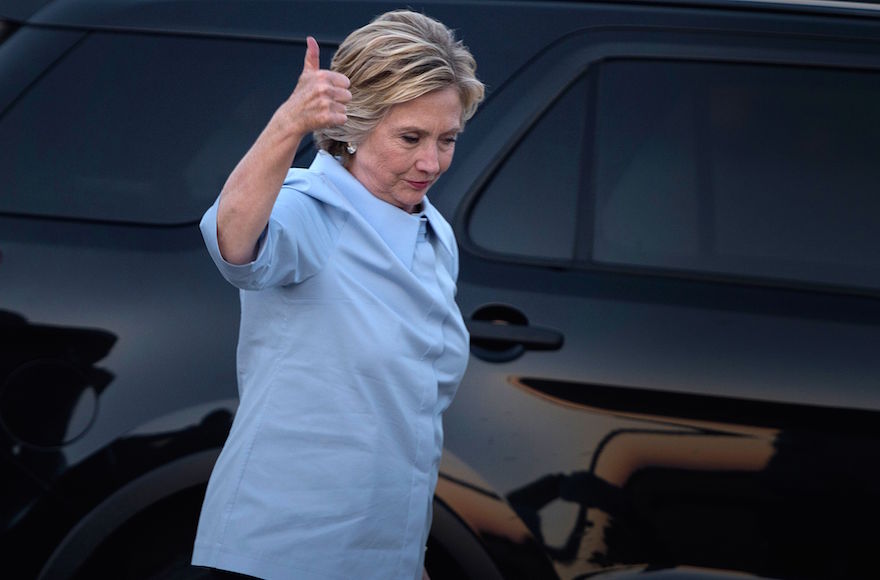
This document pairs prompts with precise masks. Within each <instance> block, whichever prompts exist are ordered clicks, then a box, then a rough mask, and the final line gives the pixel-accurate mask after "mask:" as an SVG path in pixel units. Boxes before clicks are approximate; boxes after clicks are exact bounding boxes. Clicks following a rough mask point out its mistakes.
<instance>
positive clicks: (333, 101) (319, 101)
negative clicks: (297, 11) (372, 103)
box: [279, 36, 351, 137]
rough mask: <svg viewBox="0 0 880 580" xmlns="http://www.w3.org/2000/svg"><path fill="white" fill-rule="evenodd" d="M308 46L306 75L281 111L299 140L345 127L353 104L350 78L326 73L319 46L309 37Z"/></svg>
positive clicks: (303, 72)
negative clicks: (316, 131) (348, 112)
mask: <svg viewBox="0 0 880 580" xmlns="http://www.w3.org/2000/svg"><path fill="white" fill-rule="evenodd" d="M306 44H307V47H306V57H305V61H304V63H303V70H302V74H300V77H299V81H298V82H297V84H296V88H295V89H294V90H293V93H292V94H291V95H290V97H289V98H288V99H287V101H286V102H285V103H284V104H283V105H282V106H281V109H280V110H279V113H281V116H282V118H283V119H285V121H286V122H287V124H288V127H289V132H290V133H292V134H294V135H297V136H299V137H305V136H306V135H308V134H309V133H311V132H312V131H314V130H315V129H321V128H324V127H335V126H338V125H342V124H343V123H345V121H346V120H347V117H346V115H345V105H346V103H348V102H349V101H351V92H349V90H348V87H349V85H350V82H349V80H348V77H346V76H345V75H343V74H341V73H338V72H334V71H330V70H322V69H321V66H320V61H319V56H320V48H319V47H318V42H317V41H316V40H315V39H314V38H313V37H311V36H309V37H308V38H307V39H306Z"/></svg>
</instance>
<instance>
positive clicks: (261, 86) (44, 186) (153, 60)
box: [0, 33, 302, 224]
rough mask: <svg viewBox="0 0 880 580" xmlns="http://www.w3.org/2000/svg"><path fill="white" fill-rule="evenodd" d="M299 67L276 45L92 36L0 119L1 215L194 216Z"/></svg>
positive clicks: (161, 220) (294, 50) (287, 48)
mask: <svg viewBox="0 0 880 580" xmlns="http://www.w3.org/2000/svg"><path fill="white" fill-rule="evenodd" d="M301 60H302V47H300V46H296V45H286V44H279V43H268V42H265V43H261V42H238V41H229V40H214V39H195V38H185V37H170V36H169V37H155V36H147V35H123V34H111V33H105V34H94V35H91V36H89V37H88V38H86V39H85V40H84V41H83V42H82V43H81V44H80V45H78V46H77V47H76V48H75V49H74V50H73V51H72V52H71V54H69V55H68V56H67V57H66V58H64V59H63V60H62V61H61V62H60V63H59V64H58V65H57V66H55V67H54V68H53V69H51V70H50V71H49V72H48V74H47V75H46V76H44V77H43V78H42V79H41V80H40V81H39V82H37V83H36V84H35V85H34V86H33V87H31V88H30V89H29V90H28V91H27V92H26V93H24V95H23V96H22V97H21V99H20V100H19V102H17V103H16V106H15V107H13V108H12V109H11V110H10V111H9V112H7V114H6V115H5V116H3V117H2V118H0V150H2V151H3V155H0V175H3V176H4V179H3V181H4V185H3V190H2V194H0V211H5V212H14V213H24V214H36V215H51V216H63V217H73V218H89V219H100V220H112V221H126V222H141V223H156V224H168V223H181V222H188V221H193V220H196V219H198V218H199V217H200V216H201V214H202V212H204V210H205V208H206V207H207V206H208V205H209V204H210V203H211V202H212V200H213V199H214V198H215V197H216V195H217V194H218V192H219V189H220V187H222V185H223V181H224V180H225V177H226V176H227V175H228V174H229V171H230V170H231V169H232V167H233V166H234V164H235V163H236V161H237V160H238V159H239V158H240V157H241V155H242V154H243V153H244V151H245V150H246V149H247V147H248V146H249V145H250V143H251V142H252V141H253V139H254V138H255V137H256V135H257V132H258V131H259V129H260V128H261V127H262V126H263V125H264V124H265V123H266V121H267V120H268V118H269V116H270V115H271V114H272V112H273V111H274V109H275V107H277V105H278V104H279V103H280V102H281V101H282V100H283V99H284V98H285V97H286V96H287V95H288V94H289V92H290V90H291V89H292V87H293V85H294V83H295V82H296V74H297V70H298V69H297V65H298V63H299V62H301Z"/></svg>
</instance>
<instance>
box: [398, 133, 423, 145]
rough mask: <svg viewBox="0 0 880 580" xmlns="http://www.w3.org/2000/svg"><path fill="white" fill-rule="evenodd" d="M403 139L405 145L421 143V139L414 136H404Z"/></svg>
mask: <svg viewBox="0 0 880 580" xmlns="http://www.w3.org/2000/svg"><path fill="white" fill-rule="evenodd" d="M402 139H403V141H404V143H409V144H410V145H415V144H416V143H418V142H419V138H418V137H415V136H413V135H404V136H403V137H402Z"/></svg>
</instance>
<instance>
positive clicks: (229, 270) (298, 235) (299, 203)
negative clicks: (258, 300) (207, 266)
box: [199, 185, 345, 290]
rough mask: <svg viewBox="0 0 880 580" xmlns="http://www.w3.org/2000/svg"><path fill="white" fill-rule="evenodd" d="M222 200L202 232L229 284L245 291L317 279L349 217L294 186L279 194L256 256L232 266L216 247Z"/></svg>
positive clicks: (204, 220)
mask: <svg viewBox="0 0 880 580" xmlns="http://www.w3.org/2000/svg"><path fill="white" fill-rule="evenodd" d="M218 202H219V197H218V199H217V200H216V201H215V202H214V204H213V205H212V206H211V207H210V208H209V209H208V211H207V212H205V215H204V216H203V217H202V221H201V223H200V224H199V228H200V229H201V232H202V237H203V238H204V240H205V244H206V246H207V247H208V253H209V254H210V255H211V258H212V259H213V260H214V263H215V264H216V265H217V268H218V269H219V270H220V273H221V274H222V275H223V277H224V278H226V280H228V281H229V283H231V284H232V285H233V286H236V287H238V288H240V289H242V290H261V289H263V288H268V287H272V286H283V285H288V284H297V283H300V282H302V281H304V280H306V279H308V278H309V277H311V276H313V275H315V274H316V273H317V272H318V271H320V269H321V268H322V267H323V265H324V264H325V262H326V260H327V258H328V257H329V255H330V254H331V252H332V251H333V248H334V247H335V245H336V241H337V239H338V237H339V232H340V231H341V229H342V227H343V225H344V223H345V214H344V213H342V212H341V210H339V209H338V208H335V207H332V206H328V205H326V204H324V203H322V202H320V201H318V200H317V199H314V198H313V197H310V196H308V195H306V194H304V193H302V192H300V191H298V190H297V189H296V188H295V187H292V186H288V185H285V186H284V187H282V188H281V192H280V193H279V194H278V199H277V200H276V202H275V206H274V207H273V209H272V214H271V216H270V218H269V223H268V224H267V225H266V229H265V230H263V233H262V234H261V236H260V239H259V240H258V242H257V244H258V247H257V257H256V258H255V259H254V260H253V261H252V262H250V263H247V264H241V265H238V264H230V263H229V262H227V261H226V260H225V259H223V256H221V255H220V247H219V245H218V242H217V204H218Z"/></svg>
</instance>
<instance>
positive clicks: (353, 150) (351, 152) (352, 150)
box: [345, 143, 358, 155]
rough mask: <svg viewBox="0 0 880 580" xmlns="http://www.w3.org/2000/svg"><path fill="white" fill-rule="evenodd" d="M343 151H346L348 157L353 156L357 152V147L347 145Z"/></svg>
mask: <svg viewBox="0 0 880 580" xmlns="http://www.w3.org/2000/svg"><path fill="white" fill-rule="evenodd" d="M345 150H346V151H348V154H349V155H354V154H355V153H356V152H357V150H358V147H357V145H355V144H354V143H349V144H348V145H346V146H345Z"/></svg>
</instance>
